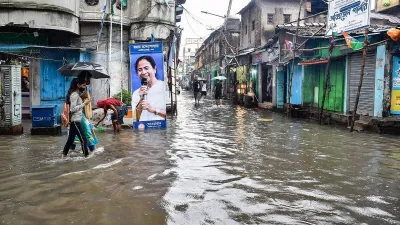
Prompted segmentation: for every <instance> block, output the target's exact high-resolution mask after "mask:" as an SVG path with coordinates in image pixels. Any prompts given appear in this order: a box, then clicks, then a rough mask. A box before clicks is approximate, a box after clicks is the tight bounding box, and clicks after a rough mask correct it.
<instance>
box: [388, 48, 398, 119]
mask: <svg viewBox="0 0 400 225" xmlns="http://www.w3.org/2000/svg"><path fill="white" fill-rule="evenodd" d="M392 79H393V80H392V104H391V107H390V113H391V114H396V115H399V114H400V57H398V56H393V73H392Z"/></svg>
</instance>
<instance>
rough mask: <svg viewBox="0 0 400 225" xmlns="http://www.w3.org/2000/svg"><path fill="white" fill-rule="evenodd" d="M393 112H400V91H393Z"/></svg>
mask: <svg viewBox="0 0 400 225" xmlns="http://www.w3.org/2000/svg"><path fill="white" fill-rule="evenodd" d="M390 109H391V111H392V112H393V111H396V112H400V90H392V106H391V107H390Z"/></svg>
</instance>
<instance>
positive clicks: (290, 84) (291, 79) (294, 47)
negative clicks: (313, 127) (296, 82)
mask: <svg viewBox="0 0 400 225" xmlns="http://www.w3.org/2000/svg"><path fill="white" fill-rule="evenodd" d="M302 6H303V0H300V5H299V16H298V17H297V27H296V34H295V35H294V38H293V60H292V70H291V71H290V78H289V100H288V109H287V113H288V116H291V112H292V110H291V108H292V105H291V98H292V83H293V74H294V63H295V60H296V51H297V48H296V44H297V34H298V32H299V26H300V16H301V8H302Z"/></svg>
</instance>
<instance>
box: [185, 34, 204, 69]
mask: <svg viewBox="0 0 400 225" xmlns="http://www.w3.org/2000/svg"><path fill="white" fill-rule="evenodd" d="M202 44H203V39H202V38H186V40H185V44H184V46H183V55H182V57H183V61H182V67H183V71H182V73H183V74H185V75H186V74H189V73H191V72H193V70H194V64H195V55H196V52H197V50H198V49H199V48H200V46H201V45H202Z"/></svg>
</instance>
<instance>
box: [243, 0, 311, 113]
mask: <svg viewBox="0 0 400 225" xmlns="http://www.w3.org/2000/svg"><path fill="white" fill-rule="evenodd" d="M239 14H240V15H241V28H242V29H241V35H240V47H239V54H238V61H239V65H238V68H236V76H237V80H238V84H237V85H239V87H241V88H239V89H238V90H240V93H238V96H240V98H241V99H242V98H244V99H246V96H247V95H250V96H255V97H252V101H253V102H254V103H256V102H258V103H263V102H266V103H268V104H270V105H271V106H272V104H276V101H275V99H276V93H275V89H276V87H275V83H274V80H275V79H276V66H277V62H278V56H279V50H278V45H277V40H278V38H277V36H276V34H275V28H276V26H277V25H278V24H284V23H289V22H291V21H292V20H295V19H297V16H298V14H299V3H298V1H296V0H288V1H278V0H252V1H251V2H250V3H249V4H248V5H247V6H246V7H244V8H243V9H242V10H240V12H239ZM304 15H306V9H304V10H302V11H301V13H300V17H304Z"/></svg>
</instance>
